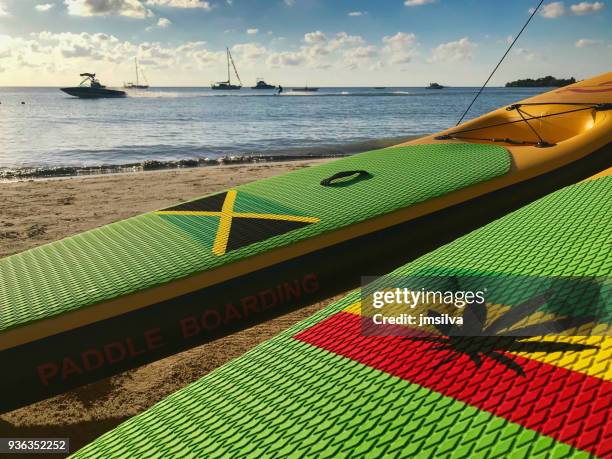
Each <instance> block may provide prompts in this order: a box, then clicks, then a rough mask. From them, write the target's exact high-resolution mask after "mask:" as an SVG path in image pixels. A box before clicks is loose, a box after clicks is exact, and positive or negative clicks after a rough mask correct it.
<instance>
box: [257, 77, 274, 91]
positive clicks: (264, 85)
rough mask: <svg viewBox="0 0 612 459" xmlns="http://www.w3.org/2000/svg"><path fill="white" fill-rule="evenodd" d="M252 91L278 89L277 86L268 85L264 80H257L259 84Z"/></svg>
mask: <svg viewBox="0 0 612 459" xmlns="http://www.w3.org/2000/svg"><path fill="white" fill-rule="evenodd" d="M251 89H276V86H274V85H272V84H268V83H266V82H265V81H264V80H263V78H257V83H256V84H255V86H251Z"/></svg>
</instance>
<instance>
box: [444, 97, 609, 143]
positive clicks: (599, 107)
mask: <svg viewBox="0 0 612 459" xmlns="http://www.w3.org/2000/svg"><path fill="white" fill-rule="evenodd" d="M532 105H569V106H583V107H582V108H573V109H570V110H565V111H562V112H556V113H547V114H546V115H538V116H532V115H530V114H529V113H527V112H525V111H523V110H521V107H522V106H532ZM506 110H508V111H512V110H517V112H518V113H519V115H520V117H521V119H518V120H512V121H504V122H502V123H494V124H489V125H486V126H478V127H475V128H470V129H461V130H458V131H454V132H451V133H449V134H445V135H439V136H437V137H436V138H435V139H436V140H485V141H489V142H504V143H509V144H512V145H524V144H533V145H535V146H537V147H551V146H553V145H554V144H551V143H549V142H546V141H545V140H543V139H542V137H541V136H540V134H539V133H538V132H537V131H536V130H535V128H534V127H533V126H532V125H531V124H530V123H529V121H531V120H541V119H544V118H551V117H553V116H560V115H567V114H568V113H576V112H580V111H584V110H595V111H605V110H612V104H609V103H598V102H527V103H520V104H513V105H510V106H508V107H507V108H506ZM524 115H528V116H529V117H528V118H527V117H525V116H524ZM516 123H526V124H527V125H528V126H529V128H530V129H531V130H532V131H533V132H534V133H535V135H536V137H537V138H538V141H536V142H534V141H531V140H514V139H510V138H494V137H493V138H490V137H466V136H458V135H457V134H463V133H466V132H474V131H482V130H485V129H491V128H496V127H499V126H506V125H508V124H516Z"/></svg>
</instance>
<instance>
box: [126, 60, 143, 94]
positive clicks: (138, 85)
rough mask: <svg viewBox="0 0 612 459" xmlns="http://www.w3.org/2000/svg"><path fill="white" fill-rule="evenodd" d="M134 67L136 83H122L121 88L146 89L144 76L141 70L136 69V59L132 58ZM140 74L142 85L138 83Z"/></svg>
mask: <svg viewBox="0 0 612 459" xmlns="http://www.w3.org/2000/svg"><path fill="white" fill-rule="evenodd" d="M134 66H135V68H136V83H133V82H127V83H123V87H124V88H127V89H148V88H149V82H148V81H147V77H146V76H145V74H144V72H143V71H142V70H140V71H139V69H138V59H137V58H134ZM141 73H142V78H143V80H144V81H145V82H144V83H140V74H141Z"/></svg>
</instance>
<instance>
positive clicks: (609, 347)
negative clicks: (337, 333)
mask: <svg viewBox="0 0 612 459" xmlns="http://www.w3.org/2000/svg"><path fill="white" fill-rule="evenodd" d="M504 308H505V309H506V310H508V309H510V308H508V307H504ZM343 311H344V312H347V313H349V314H355V315H361V301H357V302H355V303H353V304H351V305H349V306H347V307H346V308H345V309H344V310H343ZM545 316H546V317H548V318H549V319H551V318H554V317H555V316H553V315H552V314H546V315H545ZM600 329H601V330H600ZM593 331H594V332H598V333H602V334H603V333H609V331H610V330H609V329H608V327H607V326H605V325H603V324H602V326H601V327H595V328H594V329H593ZM525 341H544V342H551V343H554V342H556V343H568V344H582V345H586V346H593V347H594V348H595V349H585V350H578V351H571V350H564V351H557V352H509V353H510V354H514V355H519V356H521V357H525V358H528V359H531V360H537V361H538V362H542V363H547V364H549V365H553V366H556V367H561V368H564V369H566V370H571V371H577V372H580V373H584V374H587V375H589V376H594V377H596V378H600V379H604V380H606V381H612V337H610V336H545V337H543V338H542V337H533V338H525Z"/></svg>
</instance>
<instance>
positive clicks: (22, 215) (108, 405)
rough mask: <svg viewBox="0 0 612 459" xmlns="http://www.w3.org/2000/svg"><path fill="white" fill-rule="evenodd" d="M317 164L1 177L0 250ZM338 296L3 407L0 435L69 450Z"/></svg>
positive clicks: (14, 249)
mask: <svg viewBox="0 0 612 459" xmlns="http://www.w3.org/2000/svg"><path fill="white" fill-rule="evenodd" d="M323 161H328V160H313V161H296V162H286V163H266V164H256V165H252V164H249V165H244V166H218V167H205V168H198V169H183V170H169V171H159V172H141V173H135V174H113V175H107V176H91V177H83V178H65V179H53V180H36V181H33V180H30V181H22V182H11V183H3V184H2V187H3V193H2V197H1V198H0V257H5V256H8V255H11V254H14V253H17V252H21V251H23V250H27V249H29V248H32V247H35V246H37V245H41V244H45V243H48V242H51V241H54V240H57V239H61V238H63V237H66V236H70V235H73V234H76V233H79V232H82V231H86V230H89V229H92V228H95V227H98V226H101V225H105V224H108V223H112V222H114V221H118V220H122V219H124V218H128V217H131V216H133V215H137V214H140V213H143V212H148V211H151V210H155V209H159V208H162V207H164V206H167V205H170V204H173V203H176V202H180V201H182V200H187V199H190V198H194V197H196V196H200V195H204V194H207V193H210V192H213V191H217V190H220V189H224V188H227V187H229V186H236V185H239V184H241V183H245V182H248V181H252V180H257V179H260V178H264V177H269V176H272V175H276V174H280V173H283V172H288V171H291V170H295V169H299V168H303V167H308V166H311V165H313V164H316V163H320V162H323ZM341 296H342V295H338V296H337V297H334V298H330V299H327V300H325V301H322V302H319V303H315V304H311V305H308V306H306V307H304V308H302V309H299V310H297V311H293V312H290V313H288V314H285V315H283V316H280V317H277V318H275V319H272V320H270V321H268V322H265V323H262V324H259V325H256V326H254V327H252V328H249V329H246V330H243V331H241V332H238V333H235V334H233V335H230V336H228V337H225V338H222V339H219V340H216V341H213V342H211V343H207V344H204V345H201V346H198V347H196V348H193V349H190V350H188V351H185V352H182V353H180V354H176V355H174V356H171V357H168V358H165V359H163V360H159V361H157V362H154V363H151V364H148V365H145V366H143V367H140V368H137V369H135V370H131V371H127V372H125V373H122V374H119V375H116V376H113V377H111V378H107V379H104V380H101V381H98V382H96V383H93V384H90V385H88V386H84V387H82V388H79V389H76V390H73V391H71V392H68V393H65V394H62V395H59V396H56V397H54V398H51V399H48V400H44V401H42V402H39V403H36V404H33V405H30V406H27V407H24V408H21V409H18V410H15V411H12V412H10V413H6V414H4V415H2V416H0V436H1V437H63V438H70V446H71V448H70V449H71V451H72V452H74V451H76V450H77V449H78V448H80V447H82V446H84V445H85V444H87V443H89V442H90V441H92V440H93V439H95V438H96V437H98V436H100V435H101V434H103V433H104V432H106V431H108V430H110V429H112V428H114V427H115V426H117V425H118V424H119V423H121V422H122V421H124V420H126V419H128V418H130V417H132V416H134V415H136V414H138V413H140V412H142V411H144V410H145V409H147V408H149V407H150V406H151V405H153V404H154V403H156V402H157V401H159V400H161V399H162V398H164V397H165V396H167V395H168V394H170V393H172V392H174V391H176V390H178V389H180V388H182V387H184V386H186V385H187V384H189V383H191V382H193V381H195V380H197V379H199V378H201V377H202V376H204V375H205V374H207V373H208V372H210V371H211V370H213V369H215V368H217V367H218V366H220V365H222V364H224V363H226V362H228V361H229V360H232V359H234V358H236V357H238V356H240V355H241V354H243V353H244V352H246V351H247V350H248V349H250V348H252V347H253V346H255V345H256V344H258V343H260V342H262V341H264V340H267V339H269V338H272V337H273V336H274V335H276V334H277V333H279V332H280V331H282V330H284V329H286V328H287V327H289V326H290V325H292V324H294V323H296V322H297V321H299V320H301V319H303V318H305V317H308V316H310V315H311V314H312V313H314V312H315V311H318V310H319V309H322V308H323V307H325V306H326V305H327V304H329V303H330V302H331V301H333V300H335V299H336V298H339V297H341ZM37 457H40V455H39V456H37ZM54 457H57V455H54Z"/></svg>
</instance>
